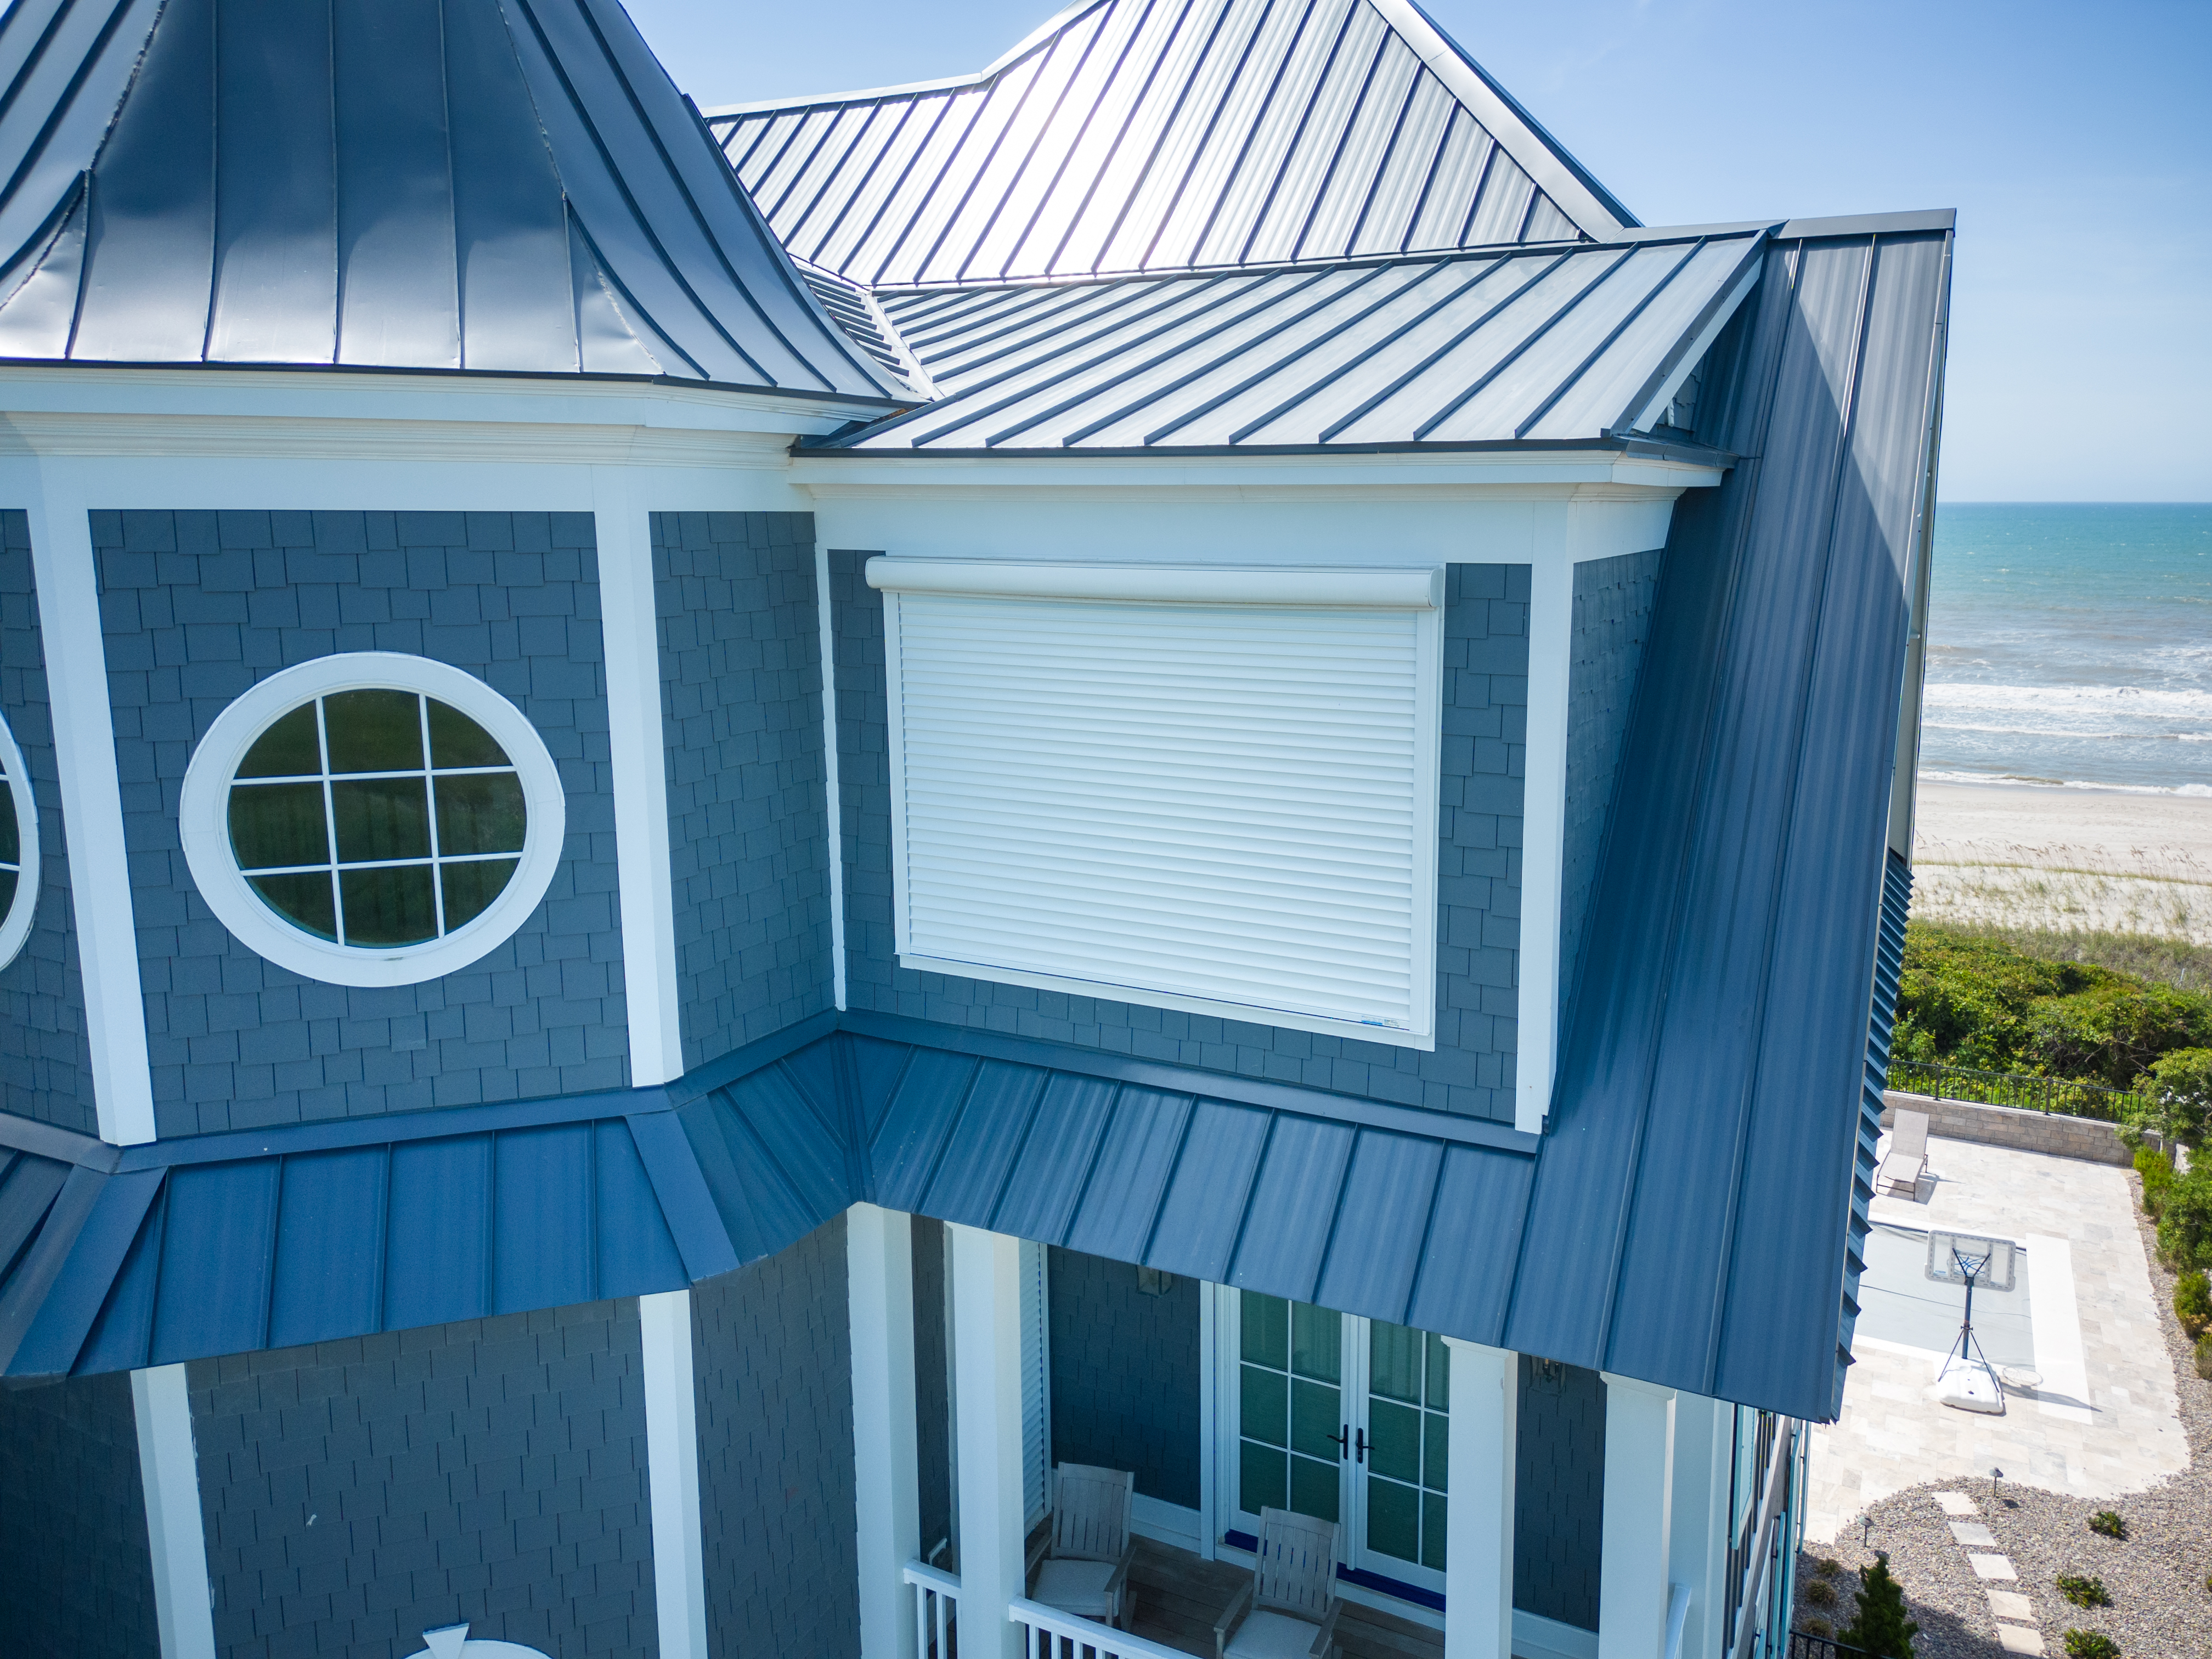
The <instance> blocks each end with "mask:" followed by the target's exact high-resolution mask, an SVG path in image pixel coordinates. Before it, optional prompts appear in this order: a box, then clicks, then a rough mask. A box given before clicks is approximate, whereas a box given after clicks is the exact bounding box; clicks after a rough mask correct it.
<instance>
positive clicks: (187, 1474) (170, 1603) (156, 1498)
mask: <svg viewBox="0 0 2212 1659" xmlns="http://www.w3.org/2000/svg"><path fill="white" fill-rule="evenodd" d="M131 1409H132V1411H133V1413H134V1414H135V1415H136V1417H137V1421H138V1480H139V1484H140V1486H142V1487H143V1490H144V1492H145V1497H146V1542H147V1546H148V1553H149V1555H150V1556H151V1557H152V1559H153V1568H154V1622H155V1626H157V1627H158V1628H159V1630H160V1632H161V1659H215V1605H214V1600H213V1596H212V1594H211V1592H210V1589H209V1588H208V1560H207V1529H206V1526H205V1524H204V1522H203V1521H202V1519H201V1516H200V1466H199V1458H198V1455H197V1453H196V1452H195V1451H194V1450H193V1449H192V1400H191V1392H190V1391H189V1389H187V1388H186V1386H185V1368H184V1367H183V1366H182V1365H156V1366H155V1367H154V1368H153V1369H152V1370H140V1371H133V1372H131Z"/></svg>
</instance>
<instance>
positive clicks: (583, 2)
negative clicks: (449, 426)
mask: <svg viewBox="0 0 2212 1659" xmlns="http://www.w3.org/2000/svg"><path fill="white" fill-rule="evenodd" d="M0 86H4V87H5V88H6V90H5V92H4V93H0V180H4V183H0V357H18V358H33V359H37V358H44V359H55V360H66V361H70V362H161V363H261V364H269V363H276V364H285V365H346V366H353V367H371V368H412V369H425V368H434V369H465V370H479V371H490V372H503V373H553V374H576V373H584V374H622V375H666V376H671V377H674V378H677V379H680V380H703V381H712V382H717V383H722V384H728V385H733V386H748V387H763V388H771V389H774V390H776V391H781V392H795V393H802V394H809V395H817V396H820V395H835V396H837V397H840V398H867V399H881V398H900V399H903V398H905V397H906V395H907V394H906V392H905V389H904V388H903V387H902V386H898V385H896V383H895V382H892V381H890V380H886V379H885V378H884V376H883V375H882V374H879V373H878V370H877V368H876V367H875V365H874V364H873V363H872V362H871V361H870V360H869V359H868V357H867V356H866V354H865V353H863V352H862V351H860V350H859V349H856V348H855V347H854V345H853V344H852V343H851V342H850V341H848V339H847V338H846V337H845V336H844V335H843V334H842V332H841V331H839V330H838V329H837V328H836V326H835V325H833V324H832V323H831V322H830V320H829V318H828V317H827V316H826V315H825V314H824V313H823V311H822V309H821V307H820V306H819V305H818V304H817V302H816V301H815V300H814V299H813V297H812V295H811V294H810V292H809V291H808V289H806V287H805V284H804V283H802V282H800V281H799V277H798V276H797V274H796V272H795V271H794V270H793V268H792V266H791V264H790V262H789V260H788V259H787V258H786V257H785V256H784V254H783V252H782V251H781V247H780V246H778V245H777V243H776V241H775V239H774V237H773V236H772V235H770V234H769V232H768V230H767V228H766V227H765V226H764V225H763V223H762V222H761V219H760V216H759V215H758V214H757V212H755V211H754V210H753V208H752V205H751V204H750V202H749V201H747V200H746V198H745V197H744V192H743V191H741V190H739V189H738V188H737V185H736V183H735V180H734V179H732V176H731V173H730V172H729V169H728V167H727V166H726V163H725V162H724V161H722V159H721V156H720V154H719V152H718V151H717V150H716V149H715V148H714V142H713V140H712V138H711V137H709V136H708V134H707V133H706V132H705V131H704V130H703V128H702V125H701V124H700V121H699V118H698V116H697V114H696V111H694V110H693V109H692V108H691V107H690V106H689V104H688V103H687V102H686V101H685V100H684V98H683V97H682V96H681V95H680V94H678V92H677V90H676V88H675V87H674V85H673V84H672V83H671V82H670V81H669V79H668V77H667V76H666V74H665V72H664V71H663V70H661V68H660V65H659V64H658V63H657V62H656V61H654V59H653V56H652V54H651V53H650V52H648V51H647V47H646V46H645V43H644V41H643V40H641V38H640V37H639V35H638V33H637V31H636V29H635V27H633V26H632V25H631V23H630V21H629V17H628V15H626V14H625V13H624V12H623V10H622V9H621V8H620V6H619V5H617V4H616V3H614V0H506V3H501V0H336V3H333V4H331V5H328V6H322V5H298V4H287V3H283V0H19V3H17V4H15V6H13V7H12V8H10V9H9V11H8V13H7V15H6V17H5V18H4V20H0Z"/></svg>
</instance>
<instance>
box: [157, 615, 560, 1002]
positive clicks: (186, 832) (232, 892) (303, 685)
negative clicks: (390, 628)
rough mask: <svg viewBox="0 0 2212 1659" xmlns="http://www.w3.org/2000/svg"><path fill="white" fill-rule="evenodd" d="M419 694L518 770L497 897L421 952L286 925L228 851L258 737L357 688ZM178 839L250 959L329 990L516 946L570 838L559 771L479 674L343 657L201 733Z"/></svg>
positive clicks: (285, 682)
mask: <svg viewBox="0 0 2212 1659" xmlns="http://www.w3.org/2000/svg"><path fill="white" fill-rule="evenodd" d="M356 690H398V691H419V692H422V693H424V694H426V695H428V696H432V697H435V698H436V699H437V700H438V701H439V702H443V703H447V704H450V705H451V706H452V707H453V708H457V709H459V711H460V712H461V713H462V714H466V715H467V716H468V717H469V718H470V719H471V720H474V721H476V723H477V725H479V726H483V729H484V730H485V731H486V732H489V733H490V734H491V736H492V738H494V739H495V741H496V742H497V743H498V744H499V746H500V747H501V749H504V750H506V751H507V758H508V759H509V760H511V761H513V763H514V770H515V776H516V778H517V780H518V781H520V783H521V785H522V795H523V805H524V809H525V811H526V813H527V815H528V818H527V823H526V829H525V830H524V833H523V845H522V855H521V858H520V860H519V861H518V863H517V864H516V866H515V871H514V875H513V878H512V879H510V880H509V881H508V882H507V886H506V888H505V890H502V891H501V894H500V896H498V897H497V898H495V899H494V900H493V901H492V902H491V903H490V904H489V906H487V907H486V908H485V909H484V911H483V914H482V915H478V916H476V917H473V918H472V919H471V920H470V921H467V922H465V923H464V924H463V925H462V926H461V927H457V928H455V929H454V930H453V932H452V933H447V934H446V935H445V936H444V937H443V938H442V939H427V940H425V941H423V942H422V944H419V945H372V946H362V945H340V944H337V943H336V942H335V941H333V940H330V939H318V938H316V937H315V936H314V935H313V933H308V932H307V931H306V930H305V929H303V928H301V927H295V926H294V925H293V924H292V923H290V922H288V921H285V920H284V919H283V917H282V916H280V915H277V914H276V911H274V910H272V909H270V908H269V906H268V904H267V903H266V902H264V900H263V899H262V897H261V896H260V895H259V894H258V893H256V892H255V891H254V890H253V889H252V887H250V886H249V885H247V884H246V877H245V875H244V874H243V873H242V872H240V869H239V867H238V860H237V858H236V856H235V855H234V854H233V853H232V851H231V845H230V821H229V800H230V786H231V782H232V780H233V779H234V778H235V777H236V775H237V774H238V768H239V763H240V762H241V761H243V760H244V759H245V758H246V750H249V749H251V748H252V746H253V744H254V743H255V742H256V740H258V738H260V736H261V734H262V733H263V732H265V731H267V730H268V729H269V727H270V726H271V725H273V724H274V723H275V722H276V720H279V719H281V718H282V717H283V716H284V715H286V714H289V713H291V711H292V710H294V709H295V708H298V707H299V706H300V705H301V703H304V702H308V701H309V700H310V699H312V698H315V697H320V696H330V695H331V694H332V693H334V692H339V691H356ZM178 816H179V825H178V828H179V833H180V835H181V837H182V839H183V842H184V848H185V863H186V864H187V865H188V866H190V867H191V872H192V879H193V881H194V882H195V883H197V885H198V887H199V890H200V896H201V897H202V898H204V899H205V900H206V901H207V903H208V908H210V910H213V911H214V912H215V914H216V920H217V921H221V922H222V925H223V926H224V927H227V928H228V929H229V930H230V932H231V933H232V934H233V935H234V937H235V938H236V939H238V940H239V942H240V944H242V945H246V948H247V949H249V950H251V951H255V952H256V953H258V955H261V956H263V957H267V958H268V959H269V960H270V961H271V962H273V963H276V964H277V965H278V966H279V967H283V968H289V969H291V970H292V971H293V972H294V973H295V974H301V975H305V976H306V977H307V978H309V979H313V980H320V981H324V982H325V983H326V984H331V985H359V986H380V985H415V984H420V983H421V982H422V981H425V980H432V979H437V978H439V977H441V976H442V975H447V974H450V973H453V972H456V971H458V970H459V969H463V968H465V967H467V966H468V965H469V964H470V963H472V962H475V961H477V959H478V958H480V957H483V955H484V954H485V953H486V952H488V951H492V950H495V949H496V948H497V947H498V946H499V945H502V944H504V943H505V942H506V941H507V939H509V938H510V937H512V936H513V933H514V932H515V930H516V929H517V928H519V927H521V926H522V924H523V923H524V922H525V921H527V920H528V919H529V916H530V914H531V912H532V911H533V910H535V909H536V908H538V901H539V900H540V899H542V898H544V896H545V890H546V888H547V887H549V886H550V885H551V884H552V880H553V872H554V871H555V870H556V869H557V868H559V866H560V863H561V849H562V841H563V839H564V838H565V836H566V834H567V829H568V799H567V796H566V794H565V793H564V792H563V791H562V787H561V774H560V769H558V768H557V767H556V765H555V764H554V761H553V757H552V755H551V754H550V752H549V751H548V750H547V749H546V747H545V742H544V738H540V737H539V736H538V732H537V728H536V727H534V726H532V725H531V723H530V721H529V720H528V718H527V717H526V715H524V714H523V712H522V711H521V710H520V709H519V708H516V707H515V706H514V705H513V703H511V702H508V701H507V699H506V698H505V697H503V696H500V694H499V693H498V692H496V691H495V690H492V688H491V687H490V686H489V685H487V684H484V683H483V681H482V680H480V679H478V678H477V677H476V676H475V675H473V674H471V673H467V672H465V671H463V670H461V669H459V668H455V667H453V666H452V665H449V664H447V663H441V662H436V661H434V660H432V659H430V658H428V657H414V656H408V655H406V654H404V653H400V652H397V651H350V652H342V653H338V654H337V655H334V656H328V657H319V658H317V659H314V660H313V662H305V663H301V664H299V665H296V666H295V667H291V668H287V669H284V670H283V671H281V672H278V673H275V674H271V675H270V677H269V678H267V679H265V680H263V681H262V682H261V683H260V684H258V685H256V686H254V687H253V688H252V690H249V691H247V692H246V694H245V695H244V696H240V698H238V700H237V701H236V702H233V703H232V704H231V705H230V706H229V707H228V708H226V709H224V710H223V711H222V714H218V715H216V718H215V721H214V723H213V724H212V725H210V726H209V727H208V731H207V735H206V736H205V737H204V738H201V739H200V742H199V746H198V747H197V749H195V750H193V751H192V758H191V763H190V764H189V765H188V766H187V767H186V768H185V787H184V793H183V799H182V800H181V802H180V804H179V815H178Z"/></svg>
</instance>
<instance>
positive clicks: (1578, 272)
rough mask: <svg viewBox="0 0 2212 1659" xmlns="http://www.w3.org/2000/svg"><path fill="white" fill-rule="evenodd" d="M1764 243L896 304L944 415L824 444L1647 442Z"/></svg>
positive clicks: (1572, 250)
mask: <svg viewBox="0 0 2212 1659" xmlns="http://www.w3.org/2000/svg"><path fill="white" fill-rule="evenodd" d="M1764 245H1765V227H1754V228H1734V229H1731V230H1729V231H1724V232H1720V233H1715V234H1690V235H1687V236H1684V237H1681V238H1679V239H1674V240H1669V239H1667V238H1665V237H1663V236H1657V235H1655V236H1652V237H1649V238H1644V239H1639V240H1635V241H1632V242H1627V243H1623V244H1613V245H1590V244H1581V245H1577V246H1567V247H1554V248H1549V249H1544V250H1528V249H1520V248H1505V249H1498V250H1492V251H1491V252H1484V253H1462V254H1453V255H1448V256H1445V257H1443V258H1418V259H1397V260H1389V261H1379V262H1347V261H1339V262H1334V263H1332V264H1326V265H1321V266H1314V267H1301V268H1292V269H1289V270H1274V271H1268V272H1255V273H1250V274H1234V273H1231V274H1216V275H1207V276H1170V277H1151V278H1144V277H1139V278H1123V279H1120V280H1115V281H1108V282H1101V283H1081V284H1053V285H1035V284H1030V285H1023V286H1017V287H1001V288H993V289H933V290H925V291H921V292H911V291H909V292H903V293H885V294H881V295H878V296H877V299H878V304H879V307H880V312H881V314H882V316H883V317H884V319H886V320H887V321H888V323H889V324H890V325H891V327H892V329H893V330H894V331H895V332H896V337H897V340H898V342H899V343H901V344H902V346H903V347H904V348H905V349H907V350H908V352H910V353H911V354H912V355H913V356H914V357H915V359H916V360H917V361H918V362H919V363H920V364H921V366H923V367H924V368H926V369H927V374H928V375H929V377H930V380H931V381H932V384H933V390H934V391H935V392H936V394H937V398H936V401H934V402H932V403H929V404H925V405H923V406H921V407H920V408H917V409H915V410H909V411H908V412H907V413H905V414H904V415H902V416H896V417H893V418H891V419H889V420H885V421H881V422H876V423H875V424H873V425H872V426H870V427H868V428H865V429H863V430H861V431H858V432H855V433H852V434H849V435H845V436H843V437H841V438H839V439H836V440H834V441H829V442H828V443H825V444H823V445H819V446H816V447H815V448H816V449H817V450H840V449H842V450H850V451H860V452H866V453H876V452H883V451H905V450H936V451H941V450H947V449H976V450H990V451H994V452H1001V453H1003V452H1006V451H1010V450H1018V449H1039V448H1048V449H1108V450H1127V449H1142V448H1148V447H1153V446H1164V447H1237V446H1240V445H1246V446H1250V447H1255V448H1256V447H1284V446H1295V447H1328V446H1330V445H1346V446H1358V445H1373V444H1412V443H1476V442H1501V441H1516V440H1517V441H1568V440H1575V439H1601V438H1607V437H1612V436H1615V435H1625V434H1626V433H1629V432H1631V431H1634V430H1637V429H1639V428H1646V427H1648V426H1649V425H1650V422H1651V421H1652V420H1653V419H1654V418H1656V416H1657V414H1658V413H1659V411H1660V410H1662V408H1663V406H1664V404H1665V401H1666V398H1667V396H1668V394H1669V393H1671V392H1672V391H1673V390H1674V387H1675V386H1679V384H1680V381H1681V380H1682V378H1683V377H1684V376H1685V375H1686V374H1688V373H1689V372H1690V370H1691V369H1692V368H1693V367H1694V366H1695V364H1696V362H1697V359H1698V357H1699V356H1701V355H1702V353H1703V351H1704V349H1705V346H1706V345H1707V344H1708V343H1710V342H1711V340H1712V339H1713V338H1714V337H1716V336H1717V333H1718V332H1719V331H1720V329H1721V328H1722V327H1723V325H1725V324H1726V322H1727V321H1728V319H1729V316H1730V315H1731V314H1732V313H1733V312H1734V310H1735V307H1736V306H1737V305H1738V304H1739V303H1740V302H1741V300H1742V299H1743V296H1744V295H1746V294H1747V292H1749V290H1750V289H1751V286H1752V284H1753V283H1754V282H1755V281H1756V279H1757V276H1758V272H1759V260H1760V258H1761V250H1762V248H1763V246H1764Z"/></svg>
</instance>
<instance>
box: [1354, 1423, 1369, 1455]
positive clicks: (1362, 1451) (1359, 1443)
mask: <svg viewBox="0 0 2212 1659" xmlns="http://www.w3.org/2000/svg"><path fill="white" fill-rule="evenodd" d="M1355 1433H1356V1434H1357V1436H1358V1438H1357V1439H1356V1440H1355V1441H1354V1442H1353V1444H1354V1446H1355V1447H1356V1448H1357V1450H1356V1452H1355V1455H1356V1456H1357V1458H1358V1461H1359V1462H1362V1463H1364V1462H1366V1461H1367V1431H1366V1430H1364V1429H1359V1430H1357V1431H1355Z"/></svg>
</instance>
